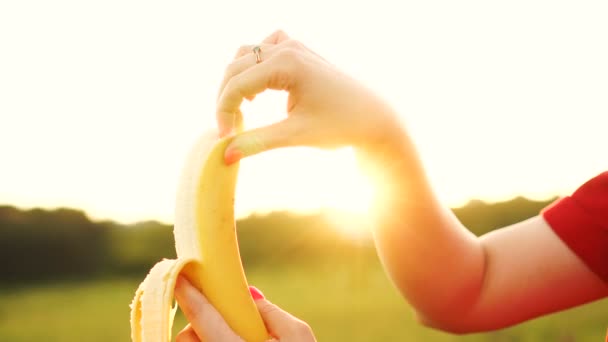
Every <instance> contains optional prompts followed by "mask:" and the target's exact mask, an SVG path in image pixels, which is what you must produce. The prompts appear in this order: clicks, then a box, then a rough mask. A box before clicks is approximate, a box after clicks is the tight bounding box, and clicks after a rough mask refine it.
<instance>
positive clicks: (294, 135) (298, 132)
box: [224, 115, 306, 164]
mask: <svg viewBox="0 0 608 342" xmlns="http://www.w3.org/2000/svg"><path fill="white" fill-rule="evenodd" d="M304 126H305V121H304V120H303V118H302V117H301V116H300V115H293V116H290V117H288V118H287V119H285V120H283V121H279V122H277V123H274V124H271V125H268V126H265V127H259V128H255V129H252V130H249V131H245V132H242V133H240V134H237V135H236V136H234V138H233V139H232V141H231V142H230V144H228V146H227V147H226V150H225V151H224V160H225V162H226V164H232V163H235V162H237V161H239V160H240V159H242V158H245V157H249V156H252V155H254V154H258V153H260V152H264V151H268V150H271V149H275V148H279V147H287V146H295V145H302V144H303V142H304V139H303V134H305V132H306V130H305V127H304Z"/></svg>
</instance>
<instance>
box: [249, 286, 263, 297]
mask: <svg viewBox="0 0 608 342" xmlns="http://www.w3.org/2000/svg"><path fill="white" fill-rule="evenodd" d="M249 293H251V297H252V298H253V300H259V299H264V298H265V297H264V294H263V293H262V291H260V290H258V288H257V287H255V286H249Z"/></svg>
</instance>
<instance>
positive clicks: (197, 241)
mask: <svg viewBox="0 0 608 342" xmlns="http://www.w3.org/2000/svg"><path fill="white" fill-rule="evenodd" d="M228 142H229V141H228V140H227V139H218V135H217V133H216V132H213V133H208V134H205V135H203V137H202V138H201V139H200V141H199V142H198V143H197V144H196V145H195V147H194V149H193V151H192V152H191V154H190V156H189V158H188V160H187V163H186V166H185V168H184V172H183V174H182V177H181V182H180V185H179V188H178V193H177V201H176V210H175V228H174V230H173V234H174V236H175V247H176V250H177V259H176V260H169V259H164V260H162V261H160V262H158V263H157V264H156V265H155V266H154V267H153V268H152V269H151V270H150V273H149V274H148V276H147V277H146V279H144V281H143V282H142V283H141V284H140V285H139V288H138V289H137V291H136V293H135V297H134V298H133V302H132V304H131V339H132V341H134V342H156V341H157V342H167V341H171V328H172V326H173V317H174V316H175V311H176V309H177V307H176V306H174V304H173V303H174V298H173V291H174V287H175V281H176V278H177V276H178V275H179V274H180V272H181V273H183V274H185V275H186V277H187V278H188V279H189V280H190V281H191V282H192V283H193V284H194V286H196V287H197V288H198V289H199V290H202V292H203V293H204V294H205V296H206V297H207V299H208V300H209V302H210V303H211V304H213V306H214V307H215V308H216V309H217V310H218V311H219V312H220V313H221V314H222V316H223V317H224V319H225V320H226V322H227V323H228V325H229V326H230V327H231V328H232V329H233V330H234V332H236V333H237V335H239V336H241V337H242V338H243V339H244V340H245V341H251V342H258V341H265V340H267V339H268V333H267V331H266V328H265V326H264V322H263V321H262V318H261V316H260V314H259V312H258V310H257V307H256V305H255V303H254V302H253V299H252V298H251V296H250V294H249V291H248V288H247V280H246V278H245V273H244V271H243V266H242V264H241V258H240V255H239V249H238V243H237V238H236V231H235V226H234V191H235V187H236V179H237V174H238V163H234V164H232V165H229V166H228V165H226V164H225V163H224V150H225V148H226V146H227V144H228Z"/></svg>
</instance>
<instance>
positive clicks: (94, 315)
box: [0, 265, 608, 342]
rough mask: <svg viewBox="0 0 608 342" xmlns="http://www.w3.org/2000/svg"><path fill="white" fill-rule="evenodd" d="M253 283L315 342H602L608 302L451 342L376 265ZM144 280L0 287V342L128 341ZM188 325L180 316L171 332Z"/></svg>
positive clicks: (287, 272) (252, 274)
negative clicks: (425, 322) (421, 318)
mask: <svg viewBox="0 0 608 342" xmlns="http://www.w3.org/2000/svg"><path fill="white" fill-rule="evenodd" d="M248 278H249V282H250V283H251V284H254V285H256V286H257V287H259V288H260V289H261V290H262V291H264V293H265V294H266V296H267V297H268V298H269V299H270V300H271V301H273V302H275V303H277V304H278V305H280V306H282V307H283V308H285V309H286V310H288V311H290V312H292V313H293V314H294V315H296V316H298V317H300V318H302V319H303V320H305V321H307V322H308V323H309V324H310V325H311V326H312V327H313V329H314V331H315V334H316V336H317V338H318V340H319V341H351V342H356V341H564V342H565V341H602V340H603V338H604V335H605V332H606V327H608V303H607V302H606V301H605V300H604V301H600V302H596V303H593V304H590V305H586V306H583V307H580V308H577V309H573V310H569V311H566V312H563V313H558V314H554V315H550V316H547V317H543V318H540V319H536V320H533V321H531V322H528V323H525V324H521V325H519V326H517V327H514V328H510V329H504V330H501V331H497V332H493V333H486V334H475V335H468V336H455V335H450V334H445V333H441V332H438V331H434V330H431V329H428V328H425V327H423V326H421V325H420V324H418V323H417V322H416V321H415V320H414V317H413V314H412V312H411V310H410V309H409V308H408V306H407V304H406V303H405V301H403V300H402V299H401V297H400V296H399V295H398V293H397V292H396V291H395V290H394V289H393V287H392V286H391V284H390V283H389V282H388V280H387V278H386V276H385V275H384V273H383V272H382V270H381V269H379V268H378V267H376V266H367V267H365V268H362V267H361V266H356V265H350V266H348V267H342V268H339V267H329V266H319V267H318V268H312V267H310V266H309V267H307V269H306V270H305V269H304V268H296V267H294V268H292V269H284V270H281V271H278V270H265V269H252V270H248ZM140 281H141V279H108V280H97V281H83V282H62V283H57V284H46V285H40V286H32V287H27V288H13V289H9V288H0V341H7V342H21V341H24V342H25V341H28V342H29V341H49V342H52V341H61V342H70V341H129V322H128V321H129V307H128V305H129V303H130V301H131V298H132V296H133V293H134V291H135V289H136V287H137V285H138V284H139V282H140ZM184 325H185V321H184V319H183V317H182V316H181V315H178V317H177V320H176V326H175V329H174V330H175V331H178V330H179V329H181V328H182V327H183V326H184Z"/></svg>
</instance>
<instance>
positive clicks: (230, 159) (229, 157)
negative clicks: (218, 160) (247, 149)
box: [224, 149, 243, 164]
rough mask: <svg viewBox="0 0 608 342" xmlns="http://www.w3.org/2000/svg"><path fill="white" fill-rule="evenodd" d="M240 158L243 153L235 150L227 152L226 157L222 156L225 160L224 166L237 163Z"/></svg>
mask: <svg viewBox="0 0 608 342" xmlns="http://www.w3.org/2000/svg"><path fill="white" fill-rule="evenodd" d="M241 158H243V153H242V152H241V151H239V150H237V149H234V150H229V151H227V152H226V155H225V156H224V160H226V164H232V163H235V162H237V161H239V160H240V159H241Z"/></svg>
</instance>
